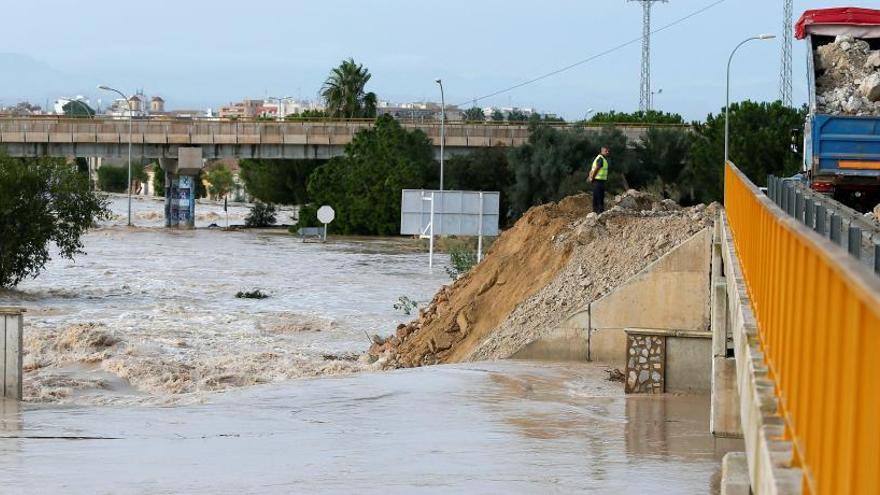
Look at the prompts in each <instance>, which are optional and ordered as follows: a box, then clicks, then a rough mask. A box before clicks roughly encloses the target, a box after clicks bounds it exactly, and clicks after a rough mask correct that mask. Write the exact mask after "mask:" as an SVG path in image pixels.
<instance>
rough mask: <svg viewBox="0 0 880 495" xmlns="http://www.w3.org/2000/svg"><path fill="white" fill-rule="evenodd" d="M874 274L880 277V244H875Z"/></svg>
mask: <svg viewBox="0 0 880 495" xmlns="http://www.w3.org/2000/svg"><path fill="white" fill-rule="evenodd" d="M874 273H876V274H877V275H880V242H875V243H874Z"/></svg>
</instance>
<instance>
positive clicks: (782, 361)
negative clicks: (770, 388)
mask: <svg viewBox="0 0 880 495" xmlns="http://www.w3.org/2000/svg"><path fill="white" fill-rule="evenodd" d="M724 205H725V209H726V211H727V217H728V219H729V223H730V229H731V231H732V233H733V239H734V243H735V245H736V251H737V254H738V255H739V259H740V262H741V264H742V270H743V275H744V277H745V281H746V285H747V286H748V291H749V296H750V298H751V303H752V305H753V308H754V311H755V316H756V318H757V323H758V331H759V335H760V340H761V347H762V350H763V352H764V355H765V358H766V361H767V364H768V367H769V370H770V375H771V378H772V379H773V381H774V382H775V386H776V394H777V396H778V397H779V404H780V406H779V411H778V412H779V414H780V415H781V416H782V417H783V419H784V421H785V435H786V440H791V441H792V442H793V445H794V458H793V459H792V460H791V462H792V465H793V466H797V467H800V468H801V469H802V470H803V473H804V478H803V493H810V494H826V493H827V494H847V493H855V494H868V493H877V494H880V288H878V287H880V283H878V280H877V279H876V277H875V276H874V275H873V274H871V273H869V272H868V271H867V270H864V269H863V268H861V267H860V266H859V265H858V264H857V263H855V262H854V261H851V260H850V259H849V258H848V257H847V256H848V255H847V254H846V253H844V252H842V250H840V249H839V248H835V247H834V246H832V245H831V244H830V243H828V242H827V241H825V240H823V239H822V238H821V237H819V236H818V235H815V234H813V233H811V232H810V231H809V230H808V229H807V228H806V227H804V226H803V225H801V224H799V223H798V222H797V221H796V220H795V219H793V218H790V217H787V216H786V215H785V214H784V213H783V212H782V210H781V209H779V208H778V207H777V206H776V205H774V204H773V203H772V202H771V201H770V200H769V198H767V197H766V196H765V195H764V194H763V193H761V191H759V190H758V188H757V187H755V185H754V184H752V183H751V182H750V181H749V180H748V179H747V178H746V177H745V175H744V174H743V173H742V172H740V171H739V170H738V169H737V168H736V167H735V166H734V165H733V164H727V166H726V167H725V188H724Z"/></svg>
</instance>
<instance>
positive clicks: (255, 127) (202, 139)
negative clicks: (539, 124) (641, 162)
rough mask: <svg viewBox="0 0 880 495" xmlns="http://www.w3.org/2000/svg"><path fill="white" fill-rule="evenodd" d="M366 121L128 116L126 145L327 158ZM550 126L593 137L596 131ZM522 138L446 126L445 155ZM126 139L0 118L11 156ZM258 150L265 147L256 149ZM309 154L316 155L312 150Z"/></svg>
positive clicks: (432, 128) (88, 122) (106, 123)
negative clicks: (576, 131) (588, 133)
mask: <svg viewBox="0 0 880 495" xmlns="http://www.w3.org/2000/svg"><path fill="white" fill-rule="evenodd" d="M373 123H374V121H372V120H339V121H334V120H321V121H301V122H300V121H292V122H275V121H269V122H264V121H253V120H244V121H234V120H219V119H161V118H150V119H135V120H134V121H133V122H132V123H131V128H132V129H131V142H132V144H134V145H135V146H138V149H137V150H136V154H138V155H142V156H145V157H148V158H174V157H175V156H176V149H175V148H174V147H175V146H201V147H205V148H206V149H205V153H204V156H205V157H206V158H308V157H309V156H301V155H305V154H307V153H306V151H304V150H303V147H313V148H318V147H321V148H325V149H324V151H323V152H324V154H328V156H333V155H335V154H339V153H341V150H342V147H344V146H345V145H346V144H348V143H350V142H351V140H352V139H353V137H354V135H355V134H357V133H358V132H359V131H361V130H363V129H366V128H369V127H372V126H373ZM402 125H403V126H404V127H405V128H407V129H411V130H412V129H418V130H421V131H422V132H424V133H425V135H426V136H427V137H428V139H430V140H431V141H432V142H433V143H434V145H435V146H438V147H439V144H440V125H439V124H438V123H436V122H429V123H422V122H407V121H404V122H402ZM553 125H554V126H555V127H560V128H566V129H573V128H581V129H586V130H587V131H595V132H598V131H599V130H601V129H602V128H603V127H604V125H595V126H589V127H584V126H582V125H566V124H559V125H556V124H553ZM617 127H618V128H619V129H620V130H621V131H623V133H624V134H625V135H626V136H627V139H629V140H630V141H631V142H636V141H638V140H640V139H641V138H642V136H643V135H644V134H645V132H647V130H648V129H649V128H651V127H654V126H645V125H634V124H621V125H617ZM664 127H670V126H664ZM671 127H677V128H686V127H685V126H671ZM530 134H531V131H530V129H529V126H527V125H518V124H496V123H449V124H448V125H447V128H446V136H447V137H446V146H447V149H450V151H451V152H453V153H454V152H456V151H460V150H466V149H469V148H484V147H492V146H507V147H513V146H519V145H522V144H524V143H526V142H528V139H529V136H530ZM128 142H129V122H128V120H126V119H115V118H95V119H85V118H79V119H70V118H54V117H53V118H46V117H43V118H37V117H11V118H2V117H0V145H4V146H5V147H6V148H7V152H8V153H10V154H12V155H15V156H38V155H68V156H69V155H77V156H122V155H123V154H124V153H123V152H124V150H122V149H121V148H120V146H121V145H126V146H127V145H128ZM263 148H267V150H265V152H264V149H263ZM312 152H313V154H315V155H316V156H314V157H317V153H318V152H317V151H315V150H312Z"/></svg>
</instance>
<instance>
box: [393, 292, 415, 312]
mask: <svg viewBox="0 0 880 495" xmlns="http://www.w3.org/2000/svg"><path fill="white" fill-rule="evenodd" d="M418 307H419V303H417V302H416V301H414V300H412V299H410V298H409V297H407V296H400V297H398V298H397V302H396V303H394V309H396V310H397V311H402V312H403V314H405V315H407V316H409V315H411V314H412V312H413V310H414V309H416V308H418Z"/></svg>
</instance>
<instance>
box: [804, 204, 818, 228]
mask: <svg viewBox="0 0 880 495" xmlns="http://www.w3.org/2000/svg"><path fill="white" fill-rule="evenodd" d="M815 220H816V204H815V203H813V199H812V198H806V199H805V200H804V224H805V225H806V226H807V227H809V228H811V229H812V228H813V225H815Z"/></svg>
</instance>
